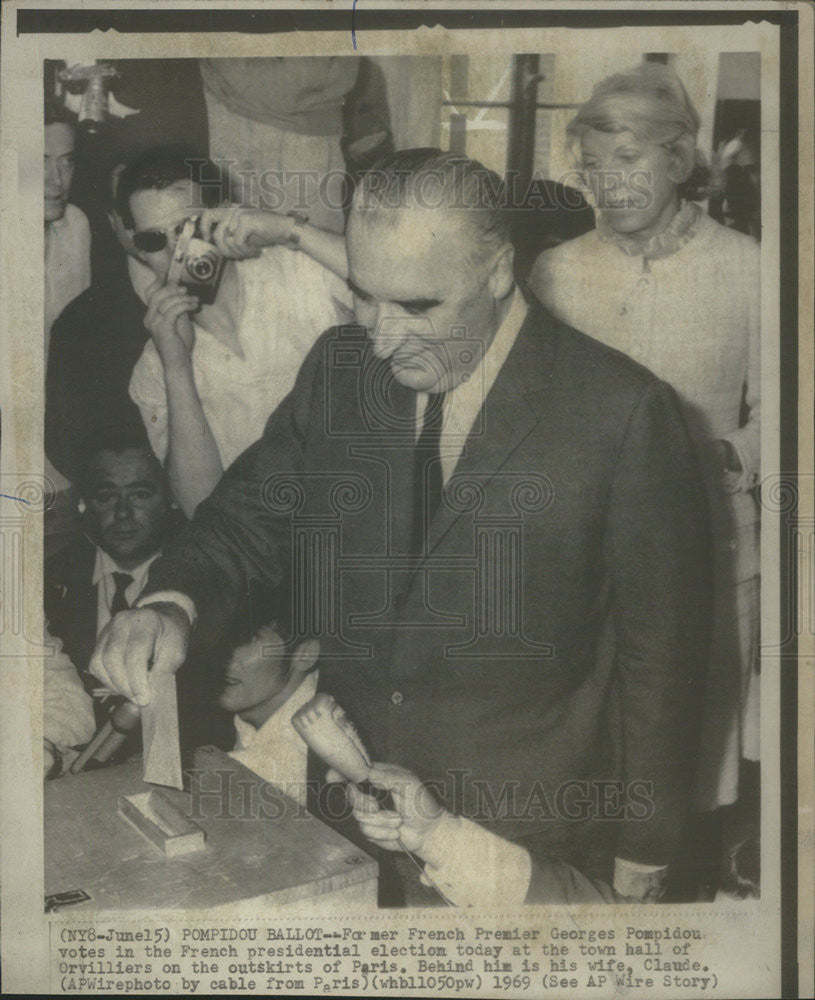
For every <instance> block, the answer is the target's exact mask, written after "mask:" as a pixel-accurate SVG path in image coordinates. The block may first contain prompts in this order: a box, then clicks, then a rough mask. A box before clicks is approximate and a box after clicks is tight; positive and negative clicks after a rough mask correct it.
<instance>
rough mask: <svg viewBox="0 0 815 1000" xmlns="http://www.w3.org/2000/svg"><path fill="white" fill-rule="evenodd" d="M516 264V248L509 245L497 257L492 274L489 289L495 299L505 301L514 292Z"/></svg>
mask: <svg viewBox="0 0 815 1000" xmlns="http://www.w3.org/2000/svg"><path fill="white" fill-rule="evenodd" d="M514 262H515V247H513V246H512V244H510V243H507V245H506V246H505V247H504V248H503V249H502V250H500V251H499V252H498V254H497V255H496V257H495V259H494V261H493V265H492V271H491V272H490V279H489V288H490V294H491V295H492V297H493V298H494V299H504V298H506V297H507V295H509V293H510V292H511V291H512V288H513V286H514V284H515V273H514V271H513V269H512V265H513V264H514Z"/></svg>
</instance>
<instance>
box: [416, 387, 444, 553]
mask: <svg viewBox="0 0 815 1000" xmlns="http://www.w3.org/2000/svg"><path fill="white" fill-rule="evenodd" d="M443 416H444V393H443V392H436V393H430V394H429V395H428V397H427V406H426V408H425V411H424V417H423V419H422V431H421V434H420V435H419V440H418V441H417V442H416V450H415V452H414V465H413V536H412V539H413V545H412V549H413V552H414V553H415V554H416V555H421V554H422V553H423V552H424V550H425V544H426V541H427V531H428V528H429V527H430V522H431V521H432V520H433V515H434V514H435V513H436V511H437V510H438V508H439V504H440V503H441V491H442V474H441V448H440V446H441V427H442V419H443Z"/></svg>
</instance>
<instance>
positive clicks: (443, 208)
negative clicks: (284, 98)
mask: <svg viewBox="0 0 815 1000" xmlns="http://www.w3.org/2000/svg"><path fill="white" fill-rule="evenodd" d="M346 245H347V250H348V267H349V287H350V288H351V291H352V292H353V295H354V307H355V311H356V314H357V318H358V320H359V321H360V323H362V324H363V325H364V326H366V327H367V328H368V334H369V336H370V338H371V340H372V341H373V348H374V352H375V354H376V355H377V356H378V357H380V358H387V359H388V360H389V361H390V365H391V369H392V371H393V375H394V377H395V379H396V380H397V381H398V382H400V383H402V384H403V385H405V386H408V387H409V388H411V389H415V390H416V391H417V392H421V391H427V392H442V391H446V390H448V389H454V388H456V387H457V386H458V385H460V384H461V383H462V382H464V381H466V380H467V379H468V378H469V377H470V374H471V373H472V371H473V370H474V369H475V368H476V366H477V365H478V363H479V362H480V360H481V358H482V357H483V355H484V352H485V351H486V350H487V348H488V347H489V345H490V343H491V342H492V339H493V337H494V335H495V333H496V331H497V330H498V327H499V326H500V324H501V322H502V320H503V317H504V316H505V314H506V312H507V311H508V309H509V306H510V304H511V300H512V296H511V293H512V291H513V288H514V275H513V270H512V261H513V253H514V251H513V247H512V243H511V241H510V236H509V226H508V220H507V215H506V212H505V211H504V205H503V186H502V183H501V180H500V178H499V177H498V176H497V175H496V174H494V173H493V172H492V171H489V170H487V169H486V167H484V166H482V165H481V164H480V163H478V162H477V161H475V160H471V159H469V158H468V157H466V156H460V155H458V154H453V153H442V152H440V151H439V150H437V149H411V150H403V151H402V152H399V153H395V154H394V155H392V156H390V157H387V158H386V159H384V160H382V161H380V162H379V163H378V164H377V165H375V166H374V167H373V168H371V170H369V171H368V172H367V173H365V174H364V175H363V176H362V178H361V180H360V183H359V185H358V186H357V188H356V191H355V193H354V198H353V203H352V206H351V213H350V216H349V219H348V227H347V230H346Z"/></svg>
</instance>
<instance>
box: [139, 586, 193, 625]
mask: <svg viewBox="0 0 815 1000" xmlns="http://www.w3.org/2000/svg"><path fill="white" fill-rule="evenodd" d="M159 603H162V604H164V603H166V604H177V605H178V606H179V608H181V609H182V610H183V611H184V612H185V614H186V615H187V617H188V618H189V620H190V626H192V625H194V624H195V622H196V620H197V618H198V614H197V612H196V610H195V603H194V602H193V600H192V598H191V597H187V595H186V594H182V593H181V591H179V590H155V591H153V592H152V593H150V594H145V595H144V596H143V597H140V598H139V599H138V601H136V603H135V605H134V607H137V608H145V607H147V605H149V604H159Z"/></svg>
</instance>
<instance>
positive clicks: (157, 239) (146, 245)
mask: <svg viewBox="0 0 815 1000" xmlns="http://www.w3.org/2000/svg"><path fill="white" fill-rule="evenodd" d="M185 221H186V220H185ZM183 228H184V222H179V223H178V225H176V226H172V227H171V228H170V229H142V230H141V231H140V232H138V233H133V246H134V247H135V248H136V249H137V250H141V252H142V253H158V252H159V251H160V250H163V249H164V248H165V247H166V246H167V243H168V242H169V239H170V234H172V235H173V236H174V237H175V238H176V239H178V237H179V236H180V235H181V230H182V229H183Z"/></svg>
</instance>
